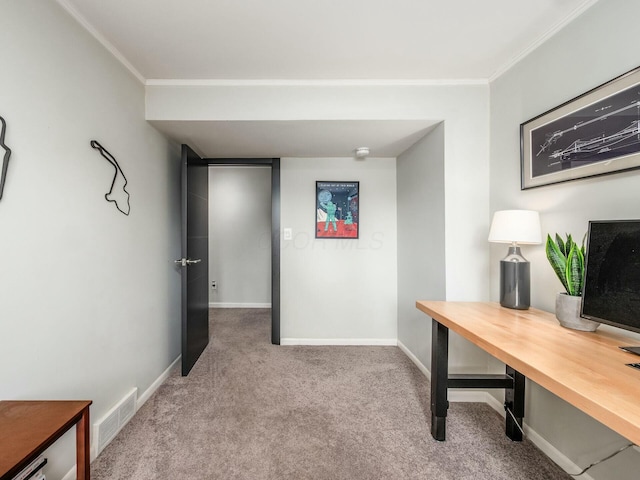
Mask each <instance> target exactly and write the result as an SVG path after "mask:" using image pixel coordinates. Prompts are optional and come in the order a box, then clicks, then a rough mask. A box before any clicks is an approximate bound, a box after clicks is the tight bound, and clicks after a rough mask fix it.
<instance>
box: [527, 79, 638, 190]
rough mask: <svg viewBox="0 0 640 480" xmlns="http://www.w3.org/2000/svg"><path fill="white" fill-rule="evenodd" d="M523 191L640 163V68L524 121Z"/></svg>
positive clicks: (631, 166) (601, 173)
mask: <svg viewBox="0 0 640 480" xmlns="http://www.w3.org/2000/svg"><path fill="white" fill-rule="evenodd" d="M520 144H521V153H520V161H521V175H522V178H521V181H522V183H521V188H522V190H525V189H528V188H534V187H540V186H543V185H550V184H553V183H559V182H566V181H569V180H575V179H578V178H586V177H593V176H596V175H605V174H609V173H615V172H620V171H624V170H632V169H635V168H640V68H636V69H634V70H632V71H630V72H627V73H626V74H624V75H621V76H620V77H617V78H615V79H613V80H611V81H609V82H607V83H605V84H603V85H600V86H599V87H596V88H594V89H593V90H590V91H589V92H587V93H585V94H583V95H580V96H579V97H576V98H574V99H572V100H569V101H568V102H566V103H564V104H562V105H560V106H559V107H556V108H554V109H552V110H549V111H548V112H546V113H543V114H542V115H539V116H537V117H535V118H532V119H531V120H529V121H527V122H524V123H523V124H521V125H520Z"/></svg>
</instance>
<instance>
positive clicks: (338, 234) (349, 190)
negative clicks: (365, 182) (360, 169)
mask: <svg viewBox="0 0 640 480" xmlns="http://www.w3.org/2000/svg"><path fill="white" fill-rule="evenodd" d="M315 225H316V228H315V230H316V238H344V239H357V238H359V237H360V182H358V181H353V182H339V181H316V220H315Z"/></svg>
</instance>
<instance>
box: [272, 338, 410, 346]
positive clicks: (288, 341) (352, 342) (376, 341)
mask: <svg viewBox="0 0 640 480" xmlns="http://www.w3.org/2000/svg"><path fill="white" fill-rule="evenodd" d="M280 345H289V346H290V345H309V346H342V347H345V346H370V347H390V346H393V347H395V346H396V345H398V340H396V339H395V338H281V339H280Z"/></svg>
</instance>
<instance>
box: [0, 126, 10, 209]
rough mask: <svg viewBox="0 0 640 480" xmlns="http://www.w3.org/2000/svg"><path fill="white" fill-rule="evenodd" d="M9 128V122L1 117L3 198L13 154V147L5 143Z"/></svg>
mask: <svg viewBox="0 0 640 480" xmlns="http://www.w3.org/2000/svg"><path fill="white" fill-rule="evenodd" d="M6 130H7V122H5V121H4V118H2V117H0V155H1V154H2V150H4V156H3V158H2V173H1V174H0V199H2V192H3V190H4V182H5V180H6V179H7V169H8V168H9V157H10V156H11V149H10V148H9V147H7V146H6V145H5V144H4V133H5V132H6Z"/></svg>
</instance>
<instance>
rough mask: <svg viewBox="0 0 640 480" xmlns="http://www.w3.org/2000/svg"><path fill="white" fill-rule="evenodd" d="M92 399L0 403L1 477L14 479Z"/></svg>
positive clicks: (58, 435)
mask: <svg viewBox="0 0 640 480" xmlns="http://www.w3.org/2000/svg"><path fill="white" fill-rule="evenodd" d="M90 404H91V402H90V401H88V400H87V401H57V400H54V401H2V402H0V478H2V479H4V478H12V476H13V475H15V474H17V473H19V471H20V470H21V469H22V468H24V467H25V466H26V465H27V464H28V463H29V462H30V461H31V460H33V459H34V458H35V457H36V456H37V455H38V454H39V453H40V452H42V451H43V450H44V449H45V448H47V447H48V446H50V445H51V444H52V443H53V442H55V441H56V440H57V439H58V438H59V437H60V436H61V435H62V434H64V433H65V432H66V431H67V430H69V429H70V428H71V427H73V425H75V424H76V423H77V422H78V419H79V418H80V417H81V416H82V413H83V412H84V410H85V409H86V408H87V407H88V406H89V405H90Z"/></svg>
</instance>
